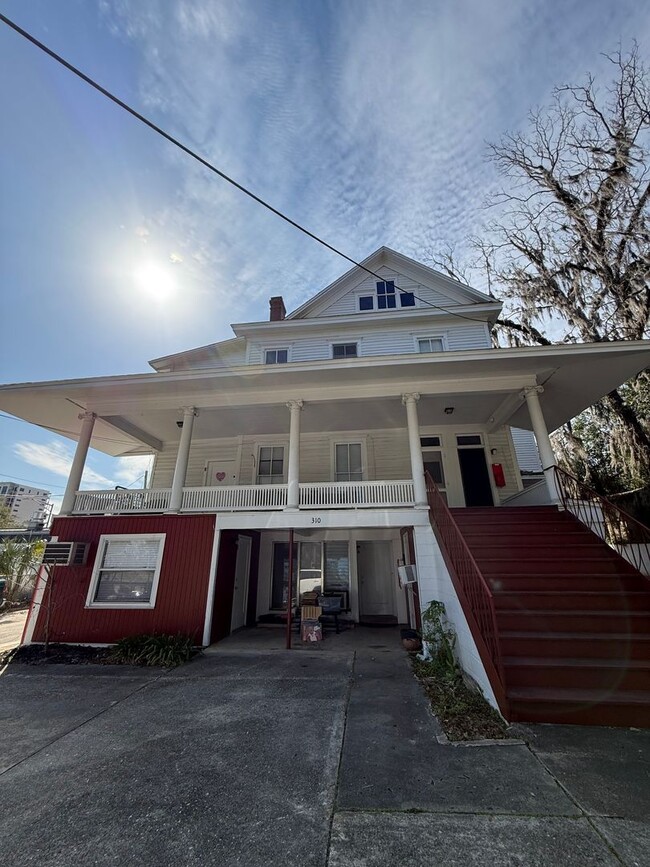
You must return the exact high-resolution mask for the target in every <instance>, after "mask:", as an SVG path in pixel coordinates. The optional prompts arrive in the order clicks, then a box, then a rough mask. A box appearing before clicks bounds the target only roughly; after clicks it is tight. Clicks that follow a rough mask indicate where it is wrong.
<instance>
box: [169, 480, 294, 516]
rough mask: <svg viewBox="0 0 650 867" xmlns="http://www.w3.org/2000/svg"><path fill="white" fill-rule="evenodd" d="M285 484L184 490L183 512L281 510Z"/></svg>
mask: <svg viewBox="0 0 650 867" xmlns="http://www.w3.org/2000/svg"><path fill="white" fill-rule="evenodd" d="M286 504H287V486H286V485H230V486H227V487H226V486H224V487H223V488H183V504H182V506H181V511H182V512H239V511H245V512H248V511H257V510H260V511H261V510H264V509H282V508H284V507H285V506H286Z"/></svg>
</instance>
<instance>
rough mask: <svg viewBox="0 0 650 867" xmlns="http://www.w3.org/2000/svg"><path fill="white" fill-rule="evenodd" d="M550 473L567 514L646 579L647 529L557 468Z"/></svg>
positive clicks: (649, 557)
mask: <svg viewBox="0 0 650 867" xmlns="http://www.w3.org/2000/svg"><path fill="white" fill-rule="evenodd" d="M553 473H554V476H555V486H556V488H557V492H558V496H559V498H560V501H561V503H562V506H563V507H564V508H565V509H566V510H567V512H571V514H572V515H575V516H576V518H578V520H580V521H582V523H583V524H585V525H586V526H587V527H589V529H590V530H591V531H592V532H594V533H596V535H597V536H600V538H601V539H603V540H604V541H605V542H607V544H608V545H609V546H610V547H611V548H614V549H615V550H616V551H618V553H619V554H620V555H621V557H624V558H625V559H626V560H627V561H628V563H631V564H632V565H633V566H634V567H635V568H636V569H638V570H639V572H642V573H643V574H644V575H646V576H647V575H650V527H646V526H645V524H642V523H641V522H640V521H637V520H636V518H633V517H632V515H628V513H627V512H625V511H623V509H621V508H620V507H619V506H617V505H616V504H615V503H612V502H611V500H608V499H607V498H606V497H603V496H601V495H600V494H599V493H597V492H596V491H594V490H593V488H590V487H589V485H585V483H584V482H581V481H580V480H579V479H576V478H575V476H572V475H571V474H570V473H567V472H566V471H565V470H563V469H561V468H560V467H557V466H554V467H553Z"/></svg>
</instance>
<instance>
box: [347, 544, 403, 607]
mask: <svg viewBox="0 0 650 867" xmlns="http://www.w3.org/2000/svg"><path fill="white" fill-rule="evenodd" d="M355 545H356V561H357V569H356V571H357V583H358V605H359V609H358V617H359V620H360V621H361V620H362V618H363V616H364V606H363V590H362V581H361V579H362V573H361V570H360V569H359V546H360V545H385V546H386V550H387V551H388V555H389V557H390V560H389V567H388V568H389V572H388V577H387V581H388V586H389V588H390V602H391V610H390V612H388V613H387V614H386V616H391V617H395V618H396V619H399V617H398V607H397V600H396V598H395V585H394V581H393V577H394V576H393V573H392V563H393V553H394V543H393V540H390V539H357V540H356V541H355ZM366 616H368V617H372V616H374V615H372V614H370V613H367V614H366Z"/></svg>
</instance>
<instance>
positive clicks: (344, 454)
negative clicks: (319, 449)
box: [334, 443, 363, 482]
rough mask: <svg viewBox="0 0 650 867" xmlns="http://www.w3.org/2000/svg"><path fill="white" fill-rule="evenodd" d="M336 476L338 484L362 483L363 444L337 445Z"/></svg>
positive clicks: (335, 457) (335, 458)
mask: <svg viewBox="0 0 650 867" xmlns="http://www.w3.org/2000/svg"><path fill="white" fill-rule="evenodd" d="M334 475H335V477H336V481H337V482H360V481H361V480H362V479H363V461H362V455H361V443H336V445H335V446H334Z"/></svg>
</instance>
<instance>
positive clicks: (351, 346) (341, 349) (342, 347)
mask: <svg viewBox="0 0 650 867" xmlns="http://www.w3.org/2000/svg"><path fill="white" fill-rule="evenodd" d="M357 354H358V353H357V344H356V343H335V344H334V345H333V346H332V358H356V357H357Z"/></svg>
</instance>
